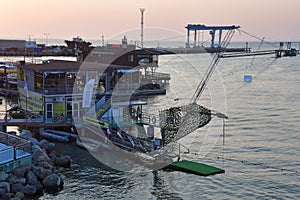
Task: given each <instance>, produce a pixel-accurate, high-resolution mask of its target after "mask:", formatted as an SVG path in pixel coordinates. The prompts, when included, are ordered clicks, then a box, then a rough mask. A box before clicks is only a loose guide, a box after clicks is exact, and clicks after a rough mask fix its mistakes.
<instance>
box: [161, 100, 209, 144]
mask: <svg viewBox="0 0 300 200" xmlns="http://www.w3.org/2000/svg"><path fill="white" fill-rule="evenodd" d="M210 120H211V111H210V110H209V109H207V108H205V107H203V106H200V105H198V104H196V103H191V104H188V105H184V106H179V107H171V108H169V109H166V110H162V111H160V112H159V125H160V127H161V135H162V140H163V144H164V145H166V144H169V143H171V142H174V141H177V140H179V139H180V138H183V137H184V136H186V135H188V134H189V133H191V132H193V131H195V130H196V129H198V128H201V127H203V126H205V125H206V124H208V123H209V122H210Z"/></svg>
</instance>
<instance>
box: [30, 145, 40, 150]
mask: <svg viewBox="0 0 300 200" xmlns="http://www.w3.org/2000/svg"><path fill="white" fill-rule="evenodd" d="M31 149H32V151H36V150H42V149H41V147H40V146H39V145H38V144H34V145H32V146H31Z"/></svg>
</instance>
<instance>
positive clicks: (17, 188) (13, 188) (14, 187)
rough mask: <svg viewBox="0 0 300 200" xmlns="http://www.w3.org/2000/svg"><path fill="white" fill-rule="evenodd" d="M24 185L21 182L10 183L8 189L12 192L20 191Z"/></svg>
mask: <svg viewBox="0 0 300 200" xmlns="http://www.w3.org/2000/svg"><path fill="white" fill-rule="evenodd" d="M23 187H24V185H23V184H22V183H14V184H11V185H10V191H11V192H12V193H16V192H20V191H21V190H22V188H23Z"/></svg>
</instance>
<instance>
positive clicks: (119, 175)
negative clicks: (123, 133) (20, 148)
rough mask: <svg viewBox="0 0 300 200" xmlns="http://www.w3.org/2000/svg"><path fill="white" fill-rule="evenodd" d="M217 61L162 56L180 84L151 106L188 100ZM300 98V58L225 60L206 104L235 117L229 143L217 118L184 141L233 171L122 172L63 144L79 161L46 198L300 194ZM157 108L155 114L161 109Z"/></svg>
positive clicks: (197, 157) (196, 155) (194, 154)
mask: <svg viewBox="0 0 300 200" xmlns="http://www.w3.org/2000/svg"><path fill="white" fill-rule="evenodd" d="M210 59H211V57H210V55H208V54H194V55H191V54H190V55H185V56H177V55H172V56H161V57H160V68H159V70H160V71H162V72H169V73H171V77H172V81H171V83H170V86H169V87H168V91H167V95H166V96H158V97H155V98H151V99H149V100H148V101H149V102H148V103H149V104H152V105H153V104H154V105H156V106H155V107H156V108H158V109H161V108H167V107H169V106H171V105H178V104H179V105H180V104H185V103H187V102H188V101H189V98H190V97H191V95H192V94H193V91H194V89H195V87H196V86H197V83H199V81H200V77H201V75H202V74H203V73H204V71H205V69H206V68H207V67H208V65H209V61H210ZM245 74H247V75H252V77H253V80H252V82H251V83H244V82H243V77H244V75H245ZM174 98H178V99H179V100H178V101H174ZM299 102H300V56H297V57H291V58H281V59H277V60H275V59H274V58H273V57H272V56H262V57H256V58H255V59H253V58H250V57H249V58H231V59H229V58H228V59H223V60H221V62H220V64H219V66H218V69H217V70H216V73H215V74H214V76H213V77H212V78H211V80H210V84H209V85H208V89H207V90H206V91H205V92H204V94H203V96H202V98H201V99H200V101H199V103H200V104H202V105H204V106H206V107H209V108H212V109H214V110H217V111H221V112H224V113H226V114H227V115H228V117H229V119H228V120H226V121H225V123H226V126H225V129H226V131H225V135H226V139H225V144H224V145H223V139H222V125H223V124H222V120H220V119H214V120H213V121H212V124H211V125H210V126H208V127H205V128H203V129H201V130H200V131H197V132H196V133H193V134H191V136H189V137H187V138H186V139H184V140H183V141H182V142H183V143H184V144H186V145H187V146H188V147H189V148H190V150H191V153H190V154H184V155H182V159H189V160H193V161H198V162H201V163H206V164H211V165H213V166H217V167H220V168H223V169H225V171H226V172H225V174H218V175H214V176H209V177H201V176H196V175H192V174H186V173H182V172H166V171H156V172H151V171H145V172H139V173H127V172H122V171H116V170H114V169H111V168H109V167H107V166H104V165H103V164H101V163H100V162H99V161H97V160H96V159H95V158H93V157H92V156H91V155H90V154H89V153H88V152H87V151H85V150H82V149H79V148H77V147H76V146H75V144H69V145H62V144H59V143H58V144H57V151H59V152H61V153H63V154H68V155H71V156H72V158H73V162H72V166H71V169H70V170H69V171H67V172H66V173H64V174H63V179H64V182H65V184H64V190H63V191H61V192H59V193H58V194H56V195H54V196H53V195H50V194H45V195H44V196H43V197H41V198H40V199H60V200H62V199H66V200H67V199H68V200H69V199H299V198H300V174H299V173H300V145H299V144H300V131H299V130H300V106H299ZM153 107H154V106H152V107H151V106H150V105H149V106H148V108H147V109H148V111H149V112H153V113H154V112H156V110H155V109H153ZM207 138H210V139H207ZM206 139H207V140H206Z"/></svg>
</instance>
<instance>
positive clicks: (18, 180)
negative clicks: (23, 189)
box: [17, 178, 26, 185]
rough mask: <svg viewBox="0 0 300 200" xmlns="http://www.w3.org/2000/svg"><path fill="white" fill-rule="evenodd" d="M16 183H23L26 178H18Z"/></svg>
mask: <svg viewBox="0 0 300 200" xmlns="http://www.w3.org/2000/svg"><path fill="white" fill-rule="evenodd" d="M17 183H22V184H23V185H25V184H26V178H18V179H17Z"/></svg>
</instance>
